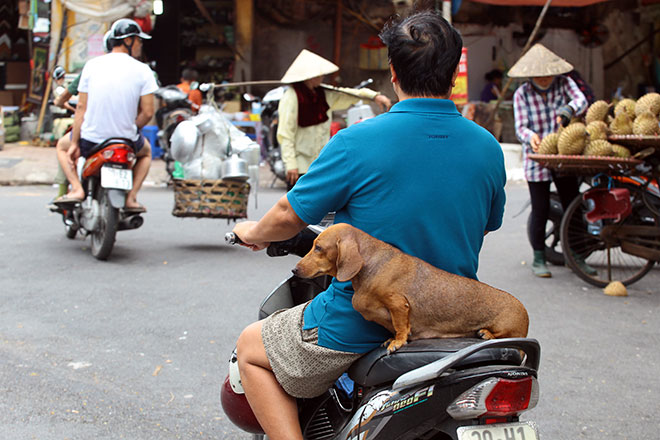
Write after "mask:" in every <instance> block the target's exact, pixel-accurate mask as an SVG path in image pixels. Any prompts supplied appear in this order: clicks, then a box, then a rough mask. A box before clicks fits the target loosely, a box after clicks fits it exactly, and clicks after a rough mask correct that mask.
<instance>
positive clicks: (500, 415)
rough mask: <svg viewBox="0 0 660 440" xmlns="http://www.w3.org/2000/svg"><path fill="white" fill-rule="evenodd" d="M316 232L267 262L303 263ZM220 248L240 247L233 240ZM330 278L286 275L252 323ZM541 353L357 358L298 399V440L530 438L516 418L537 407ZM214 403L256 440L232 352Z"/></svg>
mask: <svg viewBox="0 0 660 440" xmlns="http://www.w3.org/2000/svg"><path fill="white" fill-rule="evenodd" d="M321 231H322V228H320V227H318V226H309V227H307V228H306V229H305V230H304V231H303V232H302V233H301V234H298V235H297V236H296V237H294V238H292V239H290V240H287V241H284V242H279V243H272V244H271V245H270V246H269V247H268V249H267V253H268V255H269V256H282V255H288V254H295V255H298V256H301V257H302V256H304V255H305V254H306V253H307V252H308V251H309V250H310V249H311V247H312V243H313V240H314V238H315V237H316V236H317V235H318V234H319V233H320V232H321ZM225 239H226V240H227V242H228V243H231V244H236V243H240V239H238V237H236V235H235V234H233V233H231V232H230V233H228V234H227V235H226V237H225ZM330 280H331V278H330V277H329V276H323V277H319V278H316V279H312V280H307V279H301V278H298V277H296V276H295V275H293V276H290V277H289V278H288V279H287V280H286V281H284V282H283V283H281V284H280V285H279V286H277V288H276V289H275V290H274V291H273V292H272V293H270V295H268V296H267V297H266V299H265V300H264V301H263V302H262V304H261V306H260V309H259V319H263V318H265V317H267V316H269V315H270V314H272V313H273V312H275V311H276V310H280V309H283V308H290V307H293V306H295V305H298V304H302V303H304V302H306V301H308V300H310V299H312V298H314V296H316V295H317V294H319V293H320V292H322V291H323V290H325V289H326V287H327V286H328V285H329V283H330ZM539 362H540V346H539V343H538V341H536V340H535V339H528V338H509V339H493V340H489V341H483V340H480V339H469V338H456V339H424V340H417V341H412V342H410V343H408V344H407V345H404V346H403V347H402V348H400V349H399V350H397V351H395V352H394V353H392V354H389V353H388V352H387V349H386V348H385V347H379V348H376V349H374V350H372V351H370V352H369V353H367V354H365V355H364V356H363V357H361V358H360V359H358V360H357V361H356V362H355V363H353V365H352V366H351V367H350V369H349V370H348V372H347V373H346V374H344V375H343V376H342V377H340V378H339V380H337V382H336V383H335V384H334V385H333V386H332V387H331V388H330V389H329V390H327V391H326V392H325V393H324V394H323V395H321V396H318V397H315V398H313V399H298V400H297V402H298V410H299V420H300V427H301V429H302V432H303V437H304V438H305V439H307V440H321V439H328V440H329V439H333V440H334V439H336V440H339V439H341V440H357V439H360V440H372V439H373V440H376V439H377V440H382V439H400V440H405V439H453V440H468V439H469V440H494V439H509V440H538V438H539V434H538V428H537V426H536V424H535V423H534V422H532V421H520V419H519V417H520V414H521V413H523V412H524V411H527V410H529V409H532V408H534V407H535V406H536V404H537V402H538V397H539V386H538V381H537V372H538V367H539ZM221 403H222V407H223V409H224V411H225V413H226V414H227V416H228V418H229V419H230V420H231V421H232V422H233V423H234V424H235V425H236V426H238V427H239V428H241V429H243V430H245V431H247V432H250V433H252V434H253V439H255V440H257V439H264V438H265V437H264V433H263V430H262V429H261V427H260V425H259V423H258V422H257V420H256V418H255V416H254V414H253V413H252V411H251V409H250V406H249V404H248V402H247V399H246V398H245V395H244V392H243V388H242V385H241V382H240V374H239V371H238V359H237V355H236V351H234V352H233V353H232V355H231V358H230V362H229V374H228V375H227V377H226V378H225V381H224V383H223V385H222V389H221Z"/></svg>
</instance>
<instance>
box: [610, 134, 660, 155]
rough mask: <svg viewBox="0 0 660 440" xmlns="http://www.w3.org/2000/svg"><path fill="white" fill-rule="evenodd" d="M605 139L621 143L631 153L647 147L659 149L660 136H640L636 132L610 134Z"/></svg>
mask: <svg viewBox="0 0 660 440" xmlns="http://www.w3.org/2000/svg"><path fill="white" fill-rule="evenodd" d="M607 140H608V141H609V142H610V143H613V144H619V145H622V146H624V147H626V148H628V149H630V150H631V151H632V152H633V153H634V152H637V151H639V150H643V149H645V148H648V147H653V148H655V149H656V150H660V136H641V135H637V134H619V135H610V136H608V137H607Z"/></svg>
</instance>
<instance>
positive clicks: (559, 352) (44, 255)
mask: <svg viewBox="0 0 660 440" xmlns="http://www.w3.org/2000/svg"><path fill="white" fill-rule="evenodd" d="M54 192H55V190H54V189H52V188H50V187H46V186H33V187H0V212H1V214H0V273H2V277H1V282H2V284H0V438H2V439H16V440H22V439H26V440H27V439H39V440H50V439H58V440H64V439H131V440H151V439H154V440H155V439H241V438H243V439H247V438H249V435H247V434H245V433H242V432H241V431H240V430H238V429H237V428H234V427H233V426H232V425H231V423H230V422H229V421H228V420H227V419H226V417H225V415H224V413H223V411H222V409H221V407H220V402H219V390H220V385H221V383H222V381H223V380H224V377H225V375H226V373H227V362H228V358H229V355H230V353H231V350H232V348H233V346H234V343H235V340H236V338H237V336H238V334H239V333H240V331H241V329H242V328H243V327H244V326H245V325H247V324H248V323H250V322H251V321H253V320H254V319H256V314H257V307H258V305H259V303H260V301H261V299H262V298H263V297H264V296H265V295H266V294H267V293H268V292H269V291H270V290H271V289H272V288H274V287H275V286H276V285H277V284H278V283H279V282H280V281H281V280H283V279H284V278H285V277H286V276H287V274H288V273H289V271H290V269H291V268H292V267H293V266H294V264H295V262H296V260H297V258H296V257H292V256H290V257H282V258H269V257H267V256H266V255H265V253H263V252H261V253H254V252H251V251H249V250H246V249H245V248H240V247H232V246H228V245H225V244H224V240H223V236H224V233H225V232H227V231H229V230H231V227H232V225H231V224H229V223H228V222H227V221H225V220H218V219H216V220H212V219H202V220H198V219H180V218H176V217H173V216H172V215H171V209H172V205H173V195H172V190H171V189H169V188H165V187H158V188H145V189H144V190H143V191H142V193H141V201H142V202H143V203H144V204H145V205H146V206H147V207H148V210H149V212H148V213H147V214H146V215H145V224H144V226H143V227H142V228H140V229H138V230H135V231H122V232H119V233H118V235H117V242H116V245H115V248H114V250H113V253H112V255H111V256H110V259H109V261H106V262H100V261H96V260H95V259H94V258H93V257H92V256H91V253H90V250H89V240H88V239H87V240H84V239H81V238H77V239H75V240H69V239H67V238H66V237H65V235H64V227H63V224H62V222H61V220H60V217H59V216H58V215H55V214H52V213H50V212H49V211H48V209H47V207H46V206H47V204H48V201H49V200H50V199H51V198H52V197H53V195H54ZM282 194H283V193H282V191H281V190H264V189H262V190H261V192H260V194H259V196H258V208H257V207H255V200H254V198H253V197H251V199H250V208H249V217H250V218H251V219H258V218H259V217H260V216H261V215H262V214H263V213H264V212H265V211H266V210H267V209H268V208H269V207H270V206H272V204H273V203H274V202H275V201H276V200H277V198H278V197H280V196H281V195H282ZM507 195H508V202H507V210H506V213H505V221H504V225H503V227H502V228H501V230H499V231H497V232H494V233H491V234H489V235H488V236H487V237H486V239H485V244H484V248H483V251H482V254H481V259H480V271H479V277H480V279H481V281H484V282H486V283H489V284H491V285H493V286H495V287H498V288H500V289H503V290H506V291H508V292H510V293H512V294H513V295H515V296H516V297H518V298H519V299H520V300H521V301H522V302H523V304H524V305H525V306H526V307H527V309H528V311H529V315H530V320H531V325H530V333H529V336H530V337H533V338H536V339H538V340H539V341H540V343H541V349H542V352H541V369H540V373H539V383H540V402H539V404H538V406H537V408H536V409H534V410H532V411H529V412H527V413H525V415H524V416H523V417H522V418H523V419H525V420H534V421H536V422H537V423H538V425H539V428H540V433H541V438H543V439H555V440H562V439H567V440H568V439H599V440H602V439H656V438H658V432H659V429H658V428H660V424H659V423H658V421H657V414H658V410H659V409H660V404H659V403H658V395H660V379H659V377H658V372H659V371H660V350H658V346H659V345H660V336H659V334H660V316H659V315H660V269H659V268H657V267H656V268H655V269H654V270H653V271H652V272H651V273H650V274H649V275H647V276H646V277H645V278H644V279H643V280H641V281H640V282H638V283H636V284H634V285H633V286H630V287H629V289H628V293H629V296H628V297H624V298H617V297H609V296H606V295H604V294H603V293H602V291H601V289H599V288H596V287H593V286H590V285H587V284H585V283H584V282H582V281H581V280H580V279H578V278H577V277H576V276H575V275H573V274H572V273H571V271H570V269H568V268H565V267H552V268H551V269H552V271H553V278H551V279H543V280H541V279H535V278H533V277H532V275H531V271H530V269H529V264H530V263H531V250H530V247H529V245H528V243H527V239H526V234H525V223H526V219H527V214H528V211H525V212H523V213H522V214H520V215H518V216H516V214H518V213H519V211H520V210H521V208H522V207H523V206H524V203H525V202H526V200H527V197H528V195H527V189H526V186H525V185H524V184H520V183H511V184H509V185H508V187H507Z"/></svg>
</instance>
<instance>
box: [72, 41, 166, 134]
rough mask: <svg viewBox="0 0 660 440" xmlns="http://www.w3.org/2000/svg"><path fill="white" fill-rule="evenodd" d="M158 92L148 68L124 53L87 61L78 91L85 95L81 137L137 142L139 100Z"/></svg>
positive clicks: (110, 54)
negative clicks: (136, 119)
mask: <svg viewBox="0 0 660 440" xmlns="http://www.w3.org/2000/svg"><path fill="white" fill-rule="evenodd" d="M157 89H158V84H157V83H156V79H155V78H154V74H153V72H152V71H151V69H150V68H149V66H147V65H146V64H144V63H141V62H139V61H138V60H136V59H135V58H133V57H131V56H130V55H128V54H126V53H109V54H106V55H102V56H100V57H96V58H93V59H91V60H89V61H87V63H86V64H85V67H83V71H82V75H81V76H80V84H79V85H78V91H79V92H84V93H87V110H86V111H85V119H84V120H83V124H82V127H81V131H80V137H81V138H82V139H85V140H88V141H91V142H102V141H104V140H106V139H108V138H110V137H124V138H128V139H132V140H134V141H135V140H137V139H138V130H137V126H136V125H135V118H137V114H138V104H139V103H140V97H141V96H144V95H148V94H150V93H153V92H155V91H156V90H157Z"/></svg>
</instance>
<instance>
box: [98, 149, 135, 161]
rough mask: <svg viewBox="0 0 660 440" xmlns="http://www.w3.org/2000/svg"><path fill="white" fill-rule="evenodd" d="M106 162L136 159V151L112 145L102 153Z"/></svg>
mask: <svg viewBox="0 0 660 440" xmlns="http://www.w3.org/2000/svg"><path fill="white" fill-rule="evenodd" d="M101 154H102V156H103V159H104V160H105V161H106V162H112V163H128V162H131V161H133V160H134V159H135V153H133V152H132V151H131V150H129V149H128V148H123V147H119V146H118V147H111V148H108V149H106V150H104V151H103V153H101Z"/></svg>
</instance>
